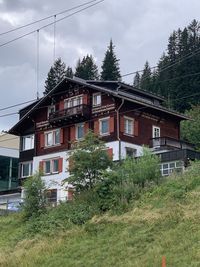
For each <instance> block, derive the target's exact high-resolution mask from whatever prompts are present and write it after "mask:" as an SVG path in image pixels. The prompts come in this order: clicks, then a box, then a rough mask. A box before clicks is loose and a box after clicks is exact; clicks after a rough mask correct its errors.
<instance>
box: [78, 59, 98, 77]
mask: <svg viewBox="0 0 200 267" xmlns="http://www.w3.org/2000/svg"><path fill="white" fill-rule="evenodd" d="M75 76H76V77H79V78H81V79H84V80H98V78H99V75H98V67H97V65H96V64H95V62H94V59H93V57H92V55H87V56H86V57H83V59H82V60H80V59H79V60H78V62H77V65H76V69H75Z"/></svg>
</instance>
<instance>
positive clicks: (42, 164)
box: [39, 161, 44, 172]
mask: <svg viewBox="0 0 200 267" xmlns="http://www.w3.org/2000/svg"><path fill="white" fill-rule="evenodd" d="M39 171H40V172H44V161H40V162H39Z"/></svg>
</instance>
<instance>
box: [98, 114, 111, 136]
mask: <svg viewBox="0 0 200 267" xmlns="http://www.w3.org/2000/svg"><path fill="white" fill-rule="evenodd" d="M103 121H108V132H106V133H102V122H103ZM109 123H110V117H106V118H102V119H99V133H100V135H101V136H105V135H109V134H110V129H109V127H110V125H109Z"/></svg>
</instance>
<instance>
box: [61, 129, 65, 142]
mask: <svg viewBox="0 0 200 267" xmlns="http://www.w3.org/2000/svg"><path fill="white" fill-rule="evenodd" d="M60 143H61V144H63V143H64V129H63V128H61V129H60Z"/></svg>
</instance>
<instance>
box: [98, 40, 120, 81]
mask: <svg viewBox="0 0 200 267" xmlns="http://www.w3.org/2000/svg"><path fill="white" fill-rule="evenodd" d="M114 47H115V46H114V45H113V42H112V40H110V44H109V46H108V49H107V51H106V53H105V57H104V60H103V64H102V72H101V80H105V81H106V80H107V81H108V80H110V81H116V80H120V79H121V74H120V67H119V59H117V57H116V55H115V52H114Z"/></svg>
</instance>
